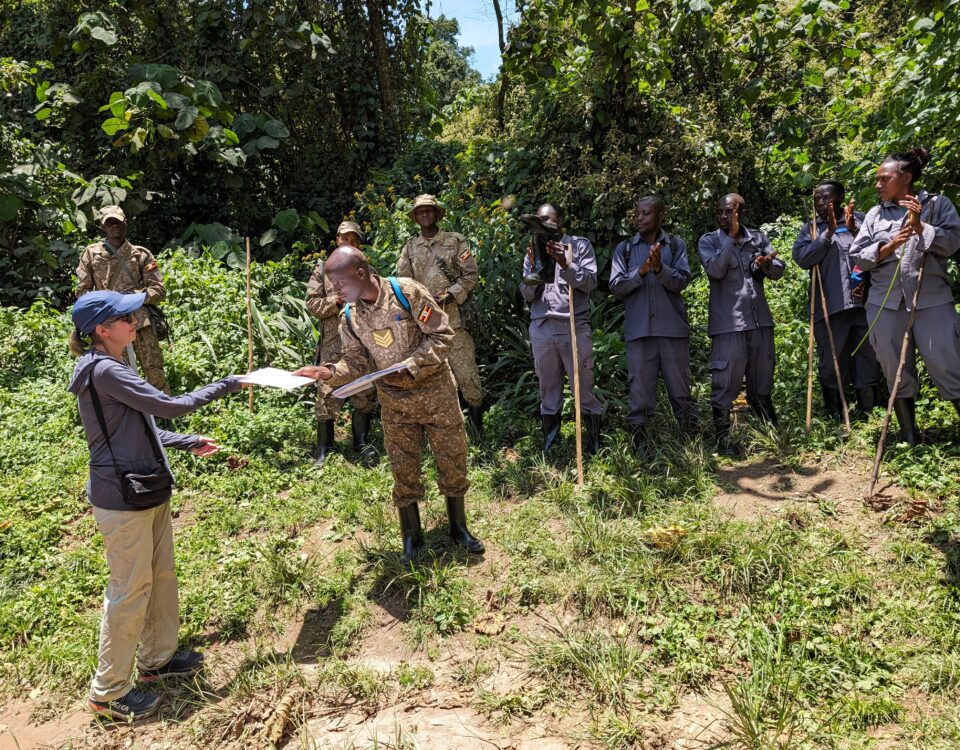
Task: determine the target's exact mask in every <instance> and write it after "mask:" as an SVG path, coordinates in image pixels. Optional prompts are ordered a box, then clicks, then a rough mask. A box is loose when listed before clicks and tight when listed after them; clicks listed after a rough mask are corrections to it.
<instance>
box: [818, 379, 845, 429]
mask: <svg viewBox="0 0 960 750" xmlns="http://www.w3.org/2000/svg"><path fill="white" fill-rule="evenodd" d="M820 389H821V390H822V391H823V408H824V409H826V411H827V414H828V415H829V417H830V418H831V419H833V420H835V421H837V422H839V421H840V420H841V419H843V407H842V406H841V405H840V391H838V390H837V389H836V388H831V387H830V386H828V385H823V384H822V383H821V384H820Z"/></svg>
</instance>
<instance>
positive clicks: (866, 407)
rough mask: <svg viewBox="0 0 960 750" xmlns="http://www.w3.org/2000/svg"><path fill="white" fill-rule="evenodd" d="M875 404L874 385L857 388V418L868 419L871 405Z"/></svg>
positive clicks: (871, 408) (871, 409)
mask: <svg viewBox="0 0 960 750" xmlns="http://www.w3.org/2000/svg"><path fill="white" fill-rule="evenodd" d="M876 405H877V389H876V388H875V387H874V386H872V385H871V386H867V387H866V388H857V418H858V419H869V418H870V413H871V412H872V411H873V407H874V406H876Z"/></svg>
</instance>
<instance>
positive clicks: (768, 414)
mask: <svg viewBox="0 0 960 750" xmlns="http://www.w3.org/2000/svg"><path fill="white" fill-rule="evenodd" d="M747 401H749V403H750V409H751V410H752V411H753V413H754V415H755V416H757V417H758V418H760V419H762V420H763V421H765V422H769V423H770V424H772V425H773V426H774V427H777V426H778V425H779V422H778V421H777V410H776V409H774V408H773V398H772V397H770V396H754V397H753V399H752V400H751V399H747Z"/></svg>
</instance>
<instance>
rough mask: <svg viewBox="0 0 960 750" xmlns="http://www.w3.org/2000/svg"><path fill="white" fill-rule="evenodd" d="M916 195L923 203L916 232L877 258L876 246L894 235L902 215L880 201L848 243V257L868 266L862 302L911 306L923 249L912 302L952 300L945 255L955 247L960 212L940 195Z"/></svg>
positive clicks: (901, 210)
mask: <svg viewBox="0 0 960 750" xmlns="http://www.w3.org/2000/svg"><path fill="white" fill-rule="evenodd" d="M917 198H918V199H919V201H920V204H921V205H922V206H923V208H922V210H921V211H920V221H922V222H923V232H922V233H921V234H920V235H913V236H912V237H910V239H909V240H907V241H906V242H905V243H904V244H902V245H901V246H900V247H899V248H897V250H896V251H895V252H893V253H891V254H890V255H889V256H888V257H886V258H884V260H882V261H881V262H879V263H878V262H877V256H878V255H879V254H880V248H881V247H883V246H884V245H885V244H886V243H887V242H888V241H889V240H891V239H892V238H893V237H895V236H896V234H897V232H898V231H900V227H901V226H902V225H903V222H904V220H905V217H906V215H907V210H906V209H905V208H901V207H900V206H898V205H897V204H896V203H893V202H892V201H884V202H883V203H881V204H880V205H879V206H874V207H873V208H871V209H870V210H869V211H867V217H866V218H865V219H864V220H863V226H862V227H861V228H860V234H858V235H857V238H856V240H854V242H853V245H852V246H851V248H850V256H851V257H852V258H853V260H854V262H855V263H857V264H858V265H859V266H860V268H862V269H863V270H864V271H870V295H869V297H868V298H867V302H868V303H869V304H871V305H876V306H878V307H880V306H882V307H885V308H887V309H888V310H898V309H900V308H901V307H905V308H906V309H907V310H909V309H911V306H912V305H913V295H914V292H916V289H917V276H918V274H919V273H920V264H921V262H922V259H923V257H924V255H927V256H928V260H927V263H926V270H925V271H924V273H923V288H922V289H921V290H920V297H919V298H918V301H917V307H918V308H919V309H921V310H924V309H926V308H928V307H937V306H938V305H943V304H947V303H952V302H953V292H952V291H951V290H950V282H949V280H948V278H947V259H948V258H949V257H950V256H951V255H953V254H954V253H955V252H956V251H957V248H960V217H958V216H957V209H956V208H954V206H953V204H952V203H951V202H950V199H949V198H946V197H945V196H942V195H931V194H930V193H928V192H927V191H926V190H921V191H920V192H919V193H918V194H917ZM898 266H899V269H900V270H899V272H898V271H897V268H898ZM891 285H892V286H891ZM888 290H889V292H890V293H889V295H888V294H887V291H888ZM884 297H886V301H884Z"/></svg>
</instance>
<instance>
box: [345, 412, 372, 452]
mask: <svg viewBox="0 0 960 750" xmlns="http://www.w3.org/2000/svg"><path fill="white" fill-rule="evenodd" d="M371 421H373V412H369V411H360V410H359V409H354V411H353V416H352V417H351V420H350V428H351V430H352V432H353V449H354V450H355V451H356V452H357V453H359V454H360V458H361V459H362V460H363V462H364V463H373V462H375V461H376V460H377V450H376V448H374V447H373V446H372V445H370V443H369V440H370V422H371Z"/></svg>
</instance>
